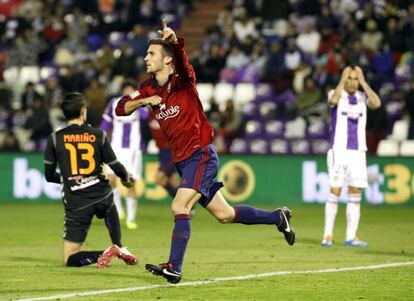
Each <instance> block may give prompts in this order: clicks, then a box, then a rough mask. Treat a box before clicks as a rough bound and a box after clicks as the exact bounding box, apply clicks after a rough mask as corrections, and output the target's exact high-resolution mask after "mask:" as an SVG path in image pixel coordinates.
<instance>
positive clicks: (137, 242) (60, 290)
mask: <svg viewBox="0 0 414 301" xmlns="http://www.w3.org/2000/svg"><path fill="white" fill-rule="evenodd" d="M344 208H345V206H344V205H341V207H340V210H339V212H338V216H337V223H336V228H335V245H334V246H333V247H332V248H322V247H321V246H320V239H321V235H322V230H323V206H320V205H302V206H296V207H293V208H291V209H292V210H293V219H292V224H293V226H294V227H295V228H296V231H297V242H296V244H295V245H294V246H293V247H290V246H288V245H287V243H286V242H285V240H284V239H283V235H282V234H281V233H279V232H277V231H276V230H275V228H274V227H273V226H244V225H235V224H234V225H233V224H232V225H220V224H219V223H218V222H216V221H215V220H214V219H213V218H212V217H211V216H209V214H208V213H207V212H205V211H204V210H203V209H202V208H201V207H198V208H197V214H196V216H195V217H194V218H193V221H192V236H191V240H190V243H189V248H188V252H187V255H186V258H185V260H184V269H183V280H182V283H187V282H194V281H201V280H208V279H215V278H221V277H237V276H243V275H253V274H261V273H266V272H278V271H317V270H323V269H329V268H344V267H359V266H371V265H377V264H387V263H394V262H414V217H413V216H414V207H370V206H364V207H363V208H362V218H361V225H360V233H359V234H360V236H361V237H362V238H363V239H365V240H367V241H368V242H369V244H370V245H369V246H368V248H365V249H357V248H348V247H344V246H343V239H344V235H345V218H344V211H345V209H344ZM269 209H270V208H269ZM0 221H1V227H0V242H1V247H0V300H14V299H30V298H35V297H49V296H55V295H61V294H71V293H82V292H92V291H101V290H106V289H116V288H127V287H144V289H142V290H137V291H129V292H128V291H121V292H112V293H107V294H98V295H95V296H81V297H79V296H78V297H73V298H71V299H68V300H232V301H234V300H361V299H362V300H414V265H407V266H400V267H392V268H383V269H365V270H354V271H340V272H335V273H315V272H310V273H301V274H290V275H276V276H271V277H263V278H253V279H245V280H233V281H223V282H217V283H209V284H200V285H196V286H177V287H174V286H172V287H159V288H154V286H155V285H164V284H167V283H166V281H164V279H162V278H158V277H155V276H153V275H151V274H149V273H147V272H146V271H145V269H144V265H145V263H147V262H151V263H159V262H163V261H165V260H166V259H167V256H168V253H169V248H170V236H171V228H172V216H171V213H170V210H169V207H168V206H162V205H142V206H139V213H138V224H139V228H138V229H137V230H127V229H125V228H124V227H123V243H124V245H126V246H128V247H129V249H130V250H131V251H132V252H134V253H135V254H137V255H138V257H139V259H140V263H139V264H138V265H137V266H126V265H125V264H124V263H123V262H121V261H120V260H118V259H114V261H113V263H112V265H111V267H110V268H108V269H105V270H98V269H96V267H95V265H92V266H88V267H83V268H65V267H64V266H63V265H62V263H61V238H60V237H61V232H62V223H63V208H62V206H61V205H59V204H46V205H35V204H1V205H0ZM109 245H110V240H109V236H108V234H107V232H106V229H105V227H104V225H103V222H102V221H101V220H96V219H95V221H94V223H93V224H92V227H91V230H90V232H89V236H88V238H87V241H86V244H85V247H84V249H86V250H100V249H105V248H106V247H108V246H109ZM61 300H63V299H61Z"/></svg>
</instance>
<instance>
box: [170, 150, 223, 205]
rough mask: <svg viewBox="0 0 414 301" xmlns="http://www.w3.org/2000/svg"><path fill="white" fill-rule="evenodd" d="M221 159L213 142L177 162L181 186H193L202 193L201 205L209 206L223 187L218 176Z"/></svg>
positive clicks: (192, 187)
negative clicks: (217, 178) (218, 180)
mask: <svg viewBox="0 0 414 301" xmlns="http://www.w3.org/2000/svg"><path fill="white" fill-rule="evenodd" d="M218 167H219V160H218V156H217V152H216V149H215V147H214V146H213V145H212V144H209V145H206V146H203V147H202V148H200V149H198V150H197V151H196V152H195V153H194V154H192V155H191V157H189V158H187V159H185V160H182V161H180V162H178V163H176V164H175V168H176V169H177V171H178V173H179V175H180V176H181V182H180V186H179V188H191V189H194V190H197V191H198V192H200V193H201V194H202V196H201V199H200V200H199V203H200V205H202V206H203V207H207V205H208V204H209V203H210V202H211V200H212V199H213V197H214V195H215V194H216V192H217V191H218V190H219V189H220V188H221V187H223V183H222V182H217V180H216V176H217V171H218Z"/></svg>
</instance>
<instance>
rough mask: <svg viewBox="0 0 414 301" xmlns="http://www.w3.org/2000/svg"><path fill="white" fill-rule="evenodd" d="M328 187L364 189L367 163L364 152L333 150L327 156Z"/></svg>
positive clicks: (366, 182) (366, 184)
mask: <svg viewBox="0 0 414 301" xmlns="http://www.w3.org/2000/svg"><path fill="white" fill-rule="evenodd" d="M327 163H328V173H329V186H330V187H343V186H344V185H346V186H352V187H358V188H366V187H367V186H368V181H367V162H366V156H365V152H364V151H358V150H333V149H330V150H329V151H328V155H327Z"/></svg>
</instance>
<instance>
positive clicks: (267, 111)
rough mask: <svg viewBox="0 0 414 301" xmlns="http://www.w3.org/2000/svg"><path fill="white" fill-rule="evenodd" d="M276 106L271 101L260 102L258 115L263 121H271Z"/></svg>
mask: <svg viewBox="0 0 414 301" xmlns="http://www.w3.org/2000/svg"><path fill="white" fill-rule="evenodd" d="M276 109H277V105H276V104H275V103H274V102H271V101H265V102H262V103H261V104H260V105H259V113H260V116H262V117H263V119H273V118H274V117H275V115H276Z"/></svg>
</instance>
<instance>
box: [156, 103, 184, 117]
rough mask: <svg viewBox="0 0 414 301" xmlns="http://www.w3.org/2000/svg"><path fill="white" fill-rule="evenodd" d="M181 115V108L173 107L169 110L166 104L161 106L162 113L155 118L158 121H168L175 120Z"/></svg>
mask: <svg viewBox="0 0 414 301" xmlns="http://www.w3.org/2000/svg"><path fill="white" fill-rule="evenodd" d="M178 114H180V107H179V106H171V107H169V108H168V109H167V108H166V105H165V104H162V105H161V106H160V112H159V113H157V114H155V118H156V119H157V120H167V119H170V118H173V117H175V116H177V115H178Z"/></svg>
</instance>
